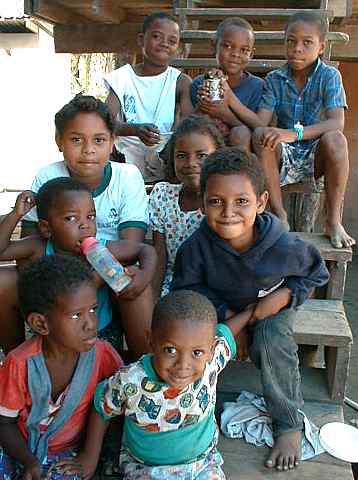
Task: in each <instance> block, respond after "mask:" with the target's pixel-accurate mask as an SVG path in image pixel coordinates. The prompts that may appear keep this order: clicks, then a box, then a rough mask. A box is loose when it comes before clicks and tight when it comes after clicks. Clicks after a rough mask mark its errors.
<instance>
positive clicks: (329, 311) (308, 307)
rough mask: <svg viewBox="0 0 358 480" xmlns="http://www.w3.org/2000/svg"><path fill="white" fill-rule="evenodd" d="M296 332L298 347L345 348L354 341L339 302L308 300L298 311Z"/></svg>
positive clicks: (341, 304)
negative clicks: (322, 346)
mask: <svg viewBox="0 0 358 480" xmlns="http://www.w3.org/2000/svg"><path fill="white" fill-rule="evenodd" d="M294 332H295V340H296V343H297V344H298V345H324V346H331V347H345V346H348V345H350V344H351V343H352V341H353V337H352V332H351V329H350V326H349V323H348V321H347V318H346V314H345V311H344V307H343V303H342V302H341V301H339V300H316V299H310V300H307V301H306V302H305V303H304V304H303V305H301V306H300V307H299V308H298V310H297V313H296V321H295V326H294Z"/></svg>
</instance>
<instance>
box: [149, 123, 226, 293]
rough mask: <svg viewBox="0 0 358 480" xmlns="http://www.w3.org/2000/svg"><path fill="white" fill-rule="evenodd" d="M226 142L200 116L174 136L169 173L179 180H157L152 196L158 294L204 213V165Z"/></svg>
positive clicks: (165, 287) (166, 289) (165, 288)
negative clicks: (201, 193)
mask: <svg viewBox="0 0 358 480" xmlns="http://www.w3.org/2000/svg"><path fill="white" fill-rule="evenodd" d="M223 145H224V141H223V138H222V136H221V134H220V132H219V130H218V129H217V128H216V127H215V125H214V123H213V122H212V121H211V120H210V119H209V118H208V117H203V116H198V115H190V116H189V117H187V118H185V119H184V120H183V121H182V122H181V123H180V124H179V126H178V128H177V129H176V131H175V132H174V134H173V136H172V148H171V155H170V160H169V164H168V165H167V176H168V177H170V178H171V179H175V180H174V181H176V182H180V183H168V182H160V183H157V184H156V185H155V187H154V189H153V191H152V193H151V195H150V198H149V218H150V225H151V227H152V230H153V242H154V248H155V250H156V252H157V255H158V267H157V273H156V275H155V277H154V280H153V288H154V292H155V294H156V295H157V296H159V295H160V294H161V295H166V294H167V293H168V292H169V287H170V283H171V280H172V276H173V268H174V261H175V255H176V253H177V250H178V248H179V247H180V245H181V244H182V243H183V242H184V240H186V239H187V238H188V237H190V235H191V234H192V233H194V231H195V230H196V229H197V228H198V226H199V224H200V222H201V220H202V218H203V216H204V214H203V213H202V211H201V209H200V206H201V200H200V185H199V182H200V172H201V165H202V163H203V161H204V160H205V158H206V157H207V156H208V155H209V154H210V153H212V152H214V151H215V150H216V149H217V148H219V147H222V146H223Z"/></svg>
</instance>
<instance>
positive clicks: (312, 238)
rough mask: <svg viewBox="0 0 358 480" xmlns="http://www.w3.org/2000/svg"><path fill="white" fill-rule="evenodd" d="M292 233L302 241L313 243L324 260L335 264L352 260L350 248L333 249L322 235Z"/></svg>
mask: <svg viewBox="0 0 358 480" xmlns="http://www.w3.org/2000/svg"><path fill="white" fill-rule="evenodd" d="M294 233H296V235H297V236H298V237H299V238H301V239H302V240H305V241H306V242H311V243H313V244H314V245H315V246H316V247H317V248H318V250H319V251H320V254H321V255H322V257H323V258H324V259H325V260H331V261H335V262H350V261H351V260H352V249H351V248H350V247H344V248H335V247H334V246H333V245H332V244H331V242H330V241H329V239H328V237H326V235H324V233H306V232H294Z"/></svg>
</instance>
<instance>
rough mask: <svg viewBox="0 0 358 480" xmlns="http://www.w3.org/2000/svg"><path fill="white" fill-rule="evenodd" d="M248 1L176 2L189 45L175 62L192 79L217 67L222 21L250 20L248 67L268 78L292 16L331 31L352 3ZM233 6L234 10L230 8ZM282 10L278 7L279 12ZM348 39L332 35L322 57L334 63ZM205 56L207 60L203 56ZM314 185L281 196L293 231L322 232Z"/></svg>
mask: <svg viewBox="0 0 358 480" xmlns="http://www.w3.org/2000/svg"><path fill="white" fill-rule="evenodd" d="M245 2H248V0H242V1H241V2H240V8H236V7H237V2H231V1H230V0H226V1H224V0H217V1H215V0H174V1H173V11H174V14H175V15H177V17H178V18H179V25H180V28H181V40H182V42H183V43H184V45H185V47H184V49H183V55H182V58H178V59H176V60H175V62H174V63H173V65H174V66H176V67H178V68H181V69H183V70H184V71H186V72H187V73H189V75H190V76H192V77H193V76H196V75H198V74H199V73H202V71H203V69H206V68H212V67H215V66H216V60H215V58H213V57H214V54H213V52H212V50H213V48H212V47H211V45H212V40H213V39H214V38H215V31H216V27H217V25H218V23H219V22H220V21H222V20H223V19H225V18H229V17H242V18H245V19H248V20H249V21H250V23H251V24H252V26H253V28H254V31H255V39H256V40H255V48H256V52H255V57H256V58H254V59H252V60H251V61H250V62H249V64H248V67H247V69H248V70H249V71H251V72H252V73H255V74H257V75H264V74H266V73H267V72H269V71H270V70H273V69H276V68H279V67H281V66H282V65H283V64H284V63H285V62H286V60H285V58H284V31H283V28H284V25H285V24H286V22H287V19H288V17H290V16H291V15H293V14H295V13H297V12H311V11H314V12H319V13H320V14H321V15H322V16H325V17H326V18H327V19H328V20H329V22H330V30H332V28H333V27H334V25H335V24H336V23H340V22H342V21H343V20H344V18H346V17H347V16H349V15H350V7H349V3H348V2H349V0H319V1H317V0H303V1H302V2H301V6H302V8H301V9H297V8H292V7H294V6H296V5H297V4H295V3H294V2H292V1H291V0H286V1H285V0H278V1H274V0H258V2H256V8H251V5H252V3H250V2H248V4H247V5H245ZM233 3H235V8H231V7H230V5H232V4H233ZM278 7H279V8H278ZM348 41H349V36H348V35H347V34H345V33H342V32H335V31H329V33H328V35H327V39H326V48H325V51H324V55H323V59H324V60H325V62H326V63H329V64H331V65H333V66H336V67H337V66H338V64H337V63H336V62H331V61H330V57H331V50H332V45H333V44H334V43H335V42H340V43H347V42H348ZM203 53H204V54H205V56H203V55H202V54H203ZM312 187H313V186H312V185H311V184H302V183H300V184H295V185H289V186H286V187H284V188H283V196H284V203H285V207H286V210H287V212H288V216H289V222H290V226H291V229H292V230H297V231H305V232H312V231H320V230H321V228H322V224H321V223H320V221H321V218H322V216H321V215H320V213H321V212H322V210H323V208H322V205H323V199H324V197H323V196H322V195H320V193H319V192H317V191H315V190H313V188H312Z"/></svg>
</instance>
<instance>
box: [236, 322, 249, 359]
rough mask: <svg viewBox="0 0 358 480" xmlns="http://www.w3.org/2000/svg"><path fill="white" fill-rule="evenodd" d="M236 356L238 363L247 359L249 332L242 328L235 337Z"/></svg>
mask: <svg viewBox="0 0 358 480" xmlns="http://www.w3.org/2000/svg"><path fill="white" fill-rule="evenodd" d="M235 340H236V350H237V351H236V356H237V359H238V361H239V362H244V361H245V360H247V358H248V357H249V332H248V329H247V327H244V328H243V329H242V330H241V331H240V332H239V333H238V334H237V335H236V337H235Z"/></svg>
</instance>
